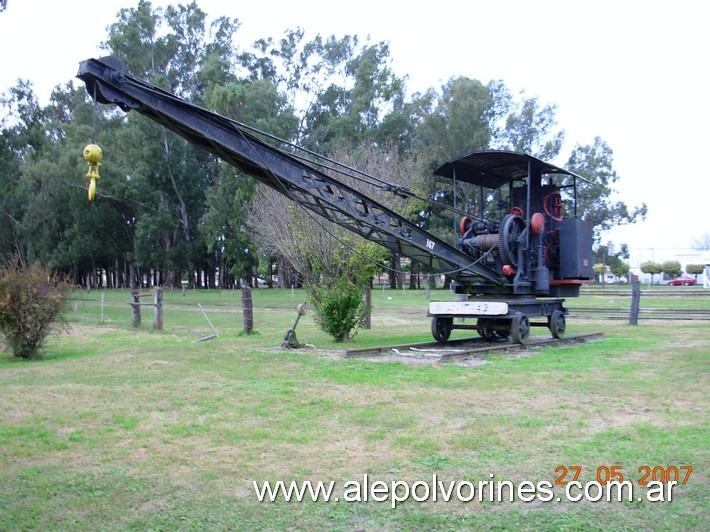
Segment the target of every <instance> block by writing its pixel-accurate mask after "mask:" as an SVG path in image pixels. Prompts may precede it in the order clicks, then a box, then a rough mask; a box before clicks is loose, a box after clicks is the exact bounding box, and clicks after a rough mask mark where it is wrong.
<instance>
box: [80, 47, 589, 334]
mask: <svg viewBox="0 0 710 532" xmlns="http://www.w3.org/2000/svg"><path fill="white" fill-rule="evenodd" d="M77 77H78V78H80V79H81V80H82V81H83V82H84V83H85V84H86V88H87V91H88V93H89V95H90V96H91V97H92V98H94V99H95V100H96V101H97V102H98V103H103V104H114V105H117V106H118V107H120V108H121V109H122V110H123V111H125V112H129V111H136V112H138V113H140V114H142V115H144V116H146V117H148V118H150V119H151V120H154V121H155V122H157V123H158V124H160V125H162V126H164V127H166V128H168V129H170V130H171V131H173V132H175V133H177V134H178V135H180V136H182V137H184V138H185V139H186V140H187V141H188V142H190V143H192V144H194V145H196V146H198V147H201V148H203V149H205V150H207V151H208V152H210V153H212V154H214V155H216V156H217V157H219V158H220V159H222V160H223V161H226V162H227V163H229V164H231V165H233V166H235V167H236V168H238V169H239V170H241V171H242V172H244V173H246V174H248V175H251V176H252V177H253V178H255V179H257V180H258V181H260V182H261V183H264V184H265V185H267V186H269V187H271V188H272V189H274V190H276V191H277V192H279V193H281V194H284V195H286V196H287V197H288V198H290V199H291V200H293V201H295V202H298V203H299V204H300V205H301V206H302V207H304V208H305V209H308V210H310V211H312V212H314V213H316V214H318V215H320V216H322V217H324V218H325V219H327V220H330V221H332V222H334V223H336V224H338V225H341V226H343V227H345V228H347V229H349V230H350V231H352V232H354V233H356V234H358V235H360V236H362V237H364V238H366V239H368V240H371V241H373V242H376V243H378V244H381V245H382V246H384V247H386V248H388V249H389V250H391V251H393V252H396V253H399V254H401V255H403V256H406V257H409V258H410V259H411V260H413V261H416V262H419V263H421V264H423V265H424V266H425V267H426V268H428V269H429V271H432V272H446V274H447V275H448V276H449V277H451V278H452V279H453V280H454V282H455V291H456V292H457V293H458V294H460V295H459V300H458V301H432V302H431V303H430V304H429V311H428V315H429V316H430V317H431V324H432V335H433V336H434V338H435V339H436V340H438V341H440V342H445V341H447V340H448V338H449V335H450V334H451V331H452V330H454V329H475V330H477V331H478V333H479V334H480V335H481V336H482V337H484V338H485V339H488V340H493V339H496V338H506V337H510V338H511V340H512V341H513V342H516V343H525V342H526V340H527V338H528V336H529V333H530V327H531V326H544V327H547V328H549V330H550V332H551V334H552V336H554V337H556V338H561V337H562V336H563V335H564V332H565V315H566V314H567V310H566V308H565V306H564V298H566V297H576V296H578V295H579V288H580V285H582V284H585V283H587V282H590V280H591V279H592V277H593V270H592V228H591V226H590V225H589V224H588V223H586V222H584V221H582V220H580V219H578V218H577V184H578V182H579V181H580V180H583V178H582V177H581V176H578V175H576V174H574V173H573V172H570V171H568V170H564V169H562V168H559V167H557V166H554V165H552V164H549V163H547V162H544V161H542V160H540V159H538V158H536V157H533V156H531V155H528V154H524V153H517V152H510V151H493V150H486V151H476V152H473V153H470V154H467V155H464V156H462V157H458V158H456V159H454V160H452V161H449V162H447V163H445V164H443V165H442V166H441V167H439V168H438V169H436V170H435V171H434V174H435V175H437V176H440V177H442V178H444V179H451V180H453V182H454V188H455V187H456V183H469V184H470V185H469V186H473V187H478V188H479V189H480V200H481V202H480V203H481V205H480V209H477V210H478V211H479V212H478V214H477V215H465V216H463V217H462V218H461V220H460V222H458V224H457V232H458V233H459V234H458V237H457V241H456V244H455V245H452V244H449V243H448V242H446V241H444V240H443V239H441V238H439V237H437V236H435V235H433V234H431V233H430V232H428V231H426V230H424V229H422V228H421V227H419V226H417V225H416V224H415V223H413V222H412V221H410V220H408V219H407V218H405V217H403V216H401V215H400V214H398V213H396V212H395V211H394V210H392V209H391V208H389V207H388V206H386V205H384V204H382V203H380V202H378V201H375V200H373V199H372V197H371V194H366V193H363V192H361V191H360V190H358V189H357V188H354V187H352V186H350V185H348V184H346V183H345V182H342V181H341V180H338V179H335V178H334V177H332V176H331V175H330V173H329V172H328V171H327V170H326V168H324V167H323V166H321V164H320V163H317V162H314V161H313V160H311V159H308V158H306V157H303V156H301V155H298V154H297V153H296V152H295V151H287V150H286V149H282V148H279V147H276V146H274V145H273V142H269V141H267V140H265V139H264V137H263V136H262V135H259V134H258V132H256V130H254V129H253V128H250V127H248V126H246V125H245V124H242V123H240V122H237V121H235V120H233V119H230V118H227V117H225V116H222V115H220V114H218V113H215V112H212V111H209V110H207V109H204V108H202V107H199V106H197V105H194V104H192V103H190V102H187V101H185V100H183V99H181V98H179V97H177V96H175V95H173V94H171V93H169V92H166V91H164V90H162V89H160V88H158V87H156V86H154V85H151V84H150V83H148V82H146V81H144V80H142V79H140V78H138V77H136V76H133V75H131V74H130V73H129V72H128V71H127V69H126V67H125V65H123V63H121V62H120V61H119V60H118V59H116V58H114V57H111V56H108V57H103V58H101V59H87V60H85V61H82V62H81V63H80V65H79V71H78V73H77ZM270 140H273V138H272V139H270ZM312 155H313V154H312ZM383 183H385V184H383ZM380 188H383V189H384V190H385V191H386V192H389V193H391V194H396V195H400V196H402V195H404V196H406V195H408V194H410V193H409V191H407V190H405V189H402V188H401V187H398V186H396V185H391V184H386V182H380ZM486 203H488V205H486ZM570 204H571V205H570ZM496 210H497V215H496V214H495V212H496ZM491 212H493V213H494V215H493V216H491V215H490V213H491ZM484 214H488V216H484ZM466 319H469V320H475V323H471V322H468V323H466V321H465V320H466ZM531 320H532V321H531Z"/></svg>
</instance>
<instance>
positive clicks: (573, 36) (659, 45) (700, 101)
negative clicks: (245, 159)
mask: <svg viewBox="0 0 710 532" xmlns="http://www.w3.org/2000/svg"><path fill="white" fill-rule="evenodd" d="M171 3H172V4H177V3H179V2H177V1H173V2H170V1H166V0H155V1H153V5H154V6H166V5H168V4H171ZM183 3H187V2H183ZM197 3H198V5H199V6H200V7H201V8H202V9H203V10H204V11H205V12H206V13H207V14H208V16H209V17H211V18H214V17H217V16H223V15H224V16H229V17H233V18H237V19H239V21H240V22H241V28H240V31H239V32H238V34H237V41H238V44H239V45H240V46H241V47H243V48H246V47H248V46H249V45H250V44H251V43H252V42H253V41H254V40H255V39H256V38H260V37H267V36H273V37H280V36H281V35H282V34H283V31H284V30H285V29H288V28H295V27H301V28H303V29H304V30H305V31H306V37H307V38H309V37H311V38H312V37H314V36H315V35H317V34H319V33H320V34H323V35H336V36H342V35H343V34H352V35H358V36H359V37H360V38H361V39H363V40H364V39H366V38H367V37H368V36H369V37H370V39H371V40H373V41H375V42H379V41H386V42H388V43H389V45H390V53H391V57H392V67H393V69H394V70H395V72H396V73H397V74H398V75H399V76H408V78H409V81H408V88H409V90H410V92H414V91H423V90H425V89H427V88H429V87H435V88H438V87H440V85H441V84H443V83H445V82H446V81H447V80H448V79H449V78H451V77H458V76H468V77H470V78H473V79H479V80H481V81H483V82H488V81H490V80H491V79H499V80H503V81H504V82H505V84H506V86H508V87H509V88H510V89H511V90H512V91H514V92H516V93H517V92H520V91H522V90H524V91H525V93H526V95H527V96H528V97H532V96H537V97H538V98H539V99H540V101H541V103H543V104H548V103H549V104H555V105H557V106H558V115H557V116H558V125H559V127H560V128H562V129H564V130H565V131H566V139H567V144H566V146H565V149H564V153H563V154H562V157H561V161H557V162H562V163H564V161H566V159H567V157H568V155H569V152H570V151H571V149H572V147H573V146H574V145H575V144H589V143H591V142H592V141H593V140H594V137H595V136H599V137H601V138H602V139H603V140H605V141H606V142H607V143H608V144H609V145H610V147H611V148H612V150H613V151H614V168H615V169H616V171H617V173H618V174H619V175H620V177H621V180H620V182H619V185H618V189H619V193H620V197H621V198H622V199H623V200H625V201H626V202H627V203H629V204H631V205H637V204H640V203H642V202H646V203H647V204H648V206H649V216H648V218H647V220H646V221H645V222H640V223H637V224H635V225H634V226H630V227H625V228H617V229H615V230H613V231H611V232H609V233H607V234H605V235H604V236H603V239H604V241H606V240H611V241H613V242H614V243H615V244H616V245H617V246H618V245H619V244H621V243H624V242H625V243H628V244H629V246H630V248H631V250H632V259H631V262H632V266H634V265H635V264H638V263H639V262H641V261H643V260H648V259H655V260H666V259H669V258H674V256H675V254H676V253H681V252H683V251H684V249H687V248H689V247H690V246H691V243H692V240H693V239H698V238H700V237H701V236H702V235H703V234H705V233H710V221H708V220H710V175H709V174H710V172H709V171H708V166H705V165H704V164H703V163H702V161H703V160H705V159H706V153H707V152H708V151H709V150H708V145H709V144H710V134H708V127H709V126H708V125H709V124H710V102H709V99H710V90H708V85H707V80H706V78H707V72H708V66H707V65H708V55H709V53H710V31H708V29H707V23H708V21H710V7H708V6H710V2H707V1H704V0H692V1H691V0H676V1H674V2H668V1H657V0H645V1H641V0H623V1H619V0H595V1H594V2H587V1H583V0H577V1H570V0H567V1H564V0H536V1H529V0H505V1H503V0H500V1H494V0H488V1H480V0H468V1H466V2H462V1H456V2H449V1H446V0H444V1H439V2H435V3H430V2H429V3H420V4H415V3H414V2H411V1H408V2H399V1H394V0H390V1H386V0H377V1H372V0H359V1H358V2H347V3H346V2H335V1H332V0H330V1H320V0H298V1H296V0H291V1H282V0H268V1H266V2H257V1H254V0H251V1H249V2H243V1H234V0H231V1H227V0H197ZM7 4H8V5H7V10H6V11H5V12H2V13H0V50H2V52H1V55H0V58H1V59H0V61H1V63H0V66H1V68H0V91H5V90H7V89H8V88H9V87H11V86H12V85H14V84H15V82H16V80H17V79H18V78H22V79H27V80H30V81H32V82H33V84H34V89H35V92H36V93H37V95H38V96H39V98H40V101H41V102H42V103H43V104H44V103H47V101H48V97H49V94H50V92H51V90H52V88H53V87H54V86H56V85H58V84H63V83H66V82H67V81H69V80H70V79H72V78H73V76H74V75H75V74H76V71H77V68H78V64H79V62H80V61H82V60H84V59H87V58H89V57H98V56H99V55H102V52H101V51H100V49H99V45H100V43H101V42H102V41H103V40H105V38H106V27H107V26H108V25H109V24H110V23H111V22H113V21H115V19H116V13H117V12H118V10H119V9H120V8H121V7H135V6H137V5H138V0H99V1H96V0H94V1H91V2H90V1H84V0H62V1H46V0H8V2H7ZM104 149H110V148H109V147H105V148H104Z"/></svg>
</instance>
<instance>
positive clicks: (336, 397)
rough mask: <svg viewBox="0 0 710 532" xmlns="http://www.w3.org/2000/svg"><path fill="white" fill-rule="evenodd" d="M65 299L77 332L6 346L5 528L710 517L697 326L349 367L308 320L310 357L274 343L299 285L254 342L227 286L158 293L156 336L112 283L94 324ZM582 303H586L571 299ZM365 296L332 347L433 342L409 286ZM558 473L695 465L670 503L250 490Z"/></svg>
mask: <svg viewBox="0 0 710 532" xmlns="http://www.w3.org/2000/svg"><path fill="white" fill-rule="evenodd" d="M75 296H76V301H75V303H76V314H74V307H73V305H72V308H71V310H70V313H69V322H70V324H71V327H72V329H71V333H70V334H61V335H59V336H55V337H53V338H52V339H51V341H50V342H49V345H48V348H47V351H46V353H45V359H44V360H43V361H17V360H14V359H12V358H11V357H10V356H9V355H8V354H7V352H5V353H4V354H0V405H1V406H0V530H27V529H62V530H64V529H69V530H85V529H102V530H103V529H108V530H111V529H121V530H124V529H141V530H142V529H185V530H192V529H200V530H204V529H217V530H219V529H224V530H234V529H283V528H290V529H316V528H318V529H320V528H327V529H335V530H353V529H364V528H386V529H393V528H394V529H400V528H403V529H446V530H448V529H456V528H465V527H476V528H486V529H490V528H503V529H560V528H566V529H605V528H606V529H608V528H614V529H638V528H643V529H670V528H672V529H707V528H708V525H709V524H710V523H708V518H707V514H708V500H707V494H706V491H707V490H706V484H707V471H708V446H707V441H708V440H709V436H710V435H709V434H708V409H707V394H708V391H710V390H709V389H708V380H707V376H708V369H709V368H708V362H709V359H710V356H709V355H710V328H709V327H707V323H703V322H699V323H700V324H696V323H695V322H692V323H690V322H675V323H658V322H650V323H648V322H641V324H640V325H639V326H636V327H630V326H627V325H625V324H624V323H621V322H610V321H592V320H579V321H575V320H570V323H569V324H568V333H569V334H575V333H581V332H592V331H599V330H602V331H604V332H605V340H604V341H602V342H597V343H593V344H583V345H578V346H572V347H564V348H551V349H545V350H536V351H534V352H532V353H529V354H526V355H523V356H519V355H514V356H510V355H504V354H496V355H490V356H488V357H486V359H485V363H484V364H482V365H478V366H475V367H465V366H459V365H453V364H451V365H433V366H429V365H409V364H403V363H396V362H367V361H364V360H356V359H345V358H344V357H343V350H344V348H345V347H346V346H344V345H342V344H337V343H335V342H333V341H332V340H331V339H330V338H329V337H328V336H327V335H325V334H324V333H322V332H321V331H319V330H318V329H317V328H316V327H315V326H314V324H313V320H312V316H311V315H310V314H307V315H306V316H304V317H303V318H302V319H301V320H300V322H299V324H298V327H297V334H298V338H299V340H300V341H301V342H307V343H308V344H312V345H314V346H315V348H307V349H302V350H297V351H285V350H282V349H280V348H279V345H280V343H281V341H282V340H283V335H284V333H285V332H286V330H287V329H288V328H290V327H291V326H292V325H293V321H294V320H295V317H296V312H295V307H296V305H297V304H298V303H300V302H303V301H304V300H305V299H306V298H305V296H304V294H303V292H301V291H294V292H293V293H291V291H278V290H255V291H254V305H255V311H254V315H255V327H256V330H257V331H258V334H255V335H250V336H246V335H244V334H242V314H241V301H240V293H239V292H232V291H221V292H220V291H198V292H193V291H190V292H188V293H187V295H186V296H182V295H181V294H180V292H174V293H169V292H168V293H166V295H165V301H166V305H165V318H164V320H165V328H164V329H163V330H162V331H156V330H153V329H152V327H151V322H152V317H151V316H150V313H149V312H147V310H146V309H149V308H150V307H144V318H143V325H142V326H141V327H140V328H139V329H137V330H136V329H133V328H132V327H131V326H130V320H131V316H130V307H129V306H128V304H127V302H128V295H127V293H126V292H123V291H115V292H114V291H107V292H106V294H105V307H104V321H103V323H101V307H100V294H99V293H97V292H90V293H88V294H87V293H86V292H83V293H79V292H77V293H75ZM433 297H434V298H436V299H447V298H451V299H455V297H452V296H451V294H449V293H448V292H437V293H435V294H434V295H433ZM589 297H602V296H583V297H582V298H580V299H579V300H577V301H570V302H568V304H569V305H570V306H581V304H583V303H588V302H586V301H585V300H586V299H587V298H589ZM698 299H700V300H701V302H704V301H705V299H702V298H700V297H699V298H698ZM664 301H666V300H665V299H664ZM687 301H692V299H691V298H688V299H687V300H685V301H684V303H687ZM197 303H200V304H202V305H203V307H204V308H205V310H206V311H207V313H208V315H209V317H210V319H211V320H212V323H213V324H214V325H215V327H216V328H217V330H218V332H219V334H220V338H219V339H215V340H210V341H206V342H202V343H197V344H193V343H191V342H192V340H194V339H196V338H198V337H199V336H200V335H203V334H206V333H208V332H209V327H208V325H207V323H206V322H205V320H204V318H203V317H202V315H201V314H200V312H199V309H198V308H197ZM373 303H374V306H375V312H374V316H373V328H372V329H371V330H368V331H361V333H360V334H359V335H358V336H357V337H356V338H355V342H354V343H353V344H352V345H350V346H348V347H363V346H374V345H381V344H388V343H404V342H408V341H428V340H430V338H431V336H430V332H429V321H428V319H427V318H426V299H425V298H424V292H423V291H422V292H416V291H414V292H410V291H408V290H406V291H389V290H385V291H379V290H378V291H375V292H373ZM642 304H643V302H642ZM691 304H694V303H691ZM698 304H704V303H698ZM588 306H600V305H598V304H597V303H596V302H591V303H588ZM534 332H535V333H537V334H543V332H544V331H542V330H535V331H534ZM455 334H457V335H464V334H465V332H458V331H456V332H455ZM560 465H567V466H569V465H581V466H582V467H583V475H582V476H583V478H582V480H594V478H595V473H596V470H597V468H598V467H600V466H612V465H621V466H622V467H623V471H624V474H625V475H627V477H628V478H629V479H631V480H634V481H636V480H638V479H639V478H640V474H639V472H638V470H639V468H640V467H641V466H643V465H648V466H651V467H653V466H655V465H662V466H669V465H676V466H681V465H692V466H693V467H694V471H693V474H692V476H691V479H690V481H689V482H688V483H687V484H686V485H684V486H681V487H679V488H678V489H677V491H676V492H675V494H674V495H675V496H674V500H673V502H672V503H648V502H641V503H632V504H629V503H571V502H548V503H522V502H516V503H509V502H503V503H491V502H481V503H479V502H472V503H466V504H464V503H455V502H451V503H441V502H438V503H432V502H425V503H418V502H415V501H408V502H406V503H401V504H400V505H399V506H398V507H397V509H395V510H392V509H391V508H390V506H389V504H386V503H375V502H368V503H364V502H363V503H343V502H341V503H334V502H331V503H322V502H321V503H305V502H304V503H295V502H292V503H285V502H277V503H273V504H272V503H259V502H258V501H257V500H256V497H255V495H254V492H253V490H252V487H251V486H252V481H254V480H256V481H259V482H261V481H263V480H266V479H268V480H278V479H281V480H285V481H290V480H306V479H309V480H314V481H318V480H323V481H330V480H334V481H336V482H338V483H340V485H342V484H343V483H344V482H346V481H348V480H361V479H362V476H363V475H364V474H368V475H369V476H370V477H371V478H372V479H373V480H375V479H377V480H383V481H386V482H390V481H392V480H407V481H410V482H413V481H415V480H419V479H422V480H428V479H431V476H432V474H434V473H436V474H437V475H438V476H439V478H441V479H442V480H445V481H450V480H457V481H458V480H469V481H472V482H478V481H480V480H488V479H489V475H490V474H491V473H493V474H494V475H495V478H496V479H500V480H510V481H513V482H517V483H519V482H521V481H523V480H531V481H533V482H539V481H541V480H549V481H553V480H554V479H555V478H556V476H557V474H556V472H555V469H556V468H557V467H558V466H560Z"/></svg>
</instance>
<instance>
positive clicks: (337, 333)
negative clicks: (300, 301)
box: [309, 277, 369, 342]
mask: <svg viewBox="0 0 710 532" xmlns="http://www.w3.org/2000/svg"><path fill="white" fill-rule="evenodd" d="M364 292H365V290H364V288H361V287H358V286H357V285H355V284H354V283H352V282H351V281H350V280H348V279H347V277H341V278H339V279H338V280H337V281H335V282H334V283H333V284H332V285H331V286H328V287H325V286H310V287H309V293H310V296H311V300H312V301H313V305H314V306H315V309H316V314H315V317H314V320H315V322H316V323H317V324H318V325H319V326H320V328H321V329H323V330H324V331H325V332H327V333H328V334H330V335H331V336H332V337H333V338H334V339H335V341H336V342H348V341H349V340H350V338H351V333H352V336H353V337H354V336H355V335H356V334H357V331H358V329H359V328H360V327H362V326H363V325H364V324H365V317H366V316H367V313H368V311H369V308H368V306H367V305H366V304H365V301H364V299H363V295H364Z"/></svg>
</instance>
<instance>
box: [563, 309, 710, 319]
mask: <svg viewBox="0 0 710 532" xmlns="http://www.w3.org/2000/svg"><path fill="white" fill-rule="evenodd" d="M569 312H570V315H569V317H570V318H573V319H574V318H582V319H606V320H628V319H629V309H624V308H591V307H570V308H569ZM639 319H640V320H686V321H697V320H710V308H707V309H680V308H641V309H639Z"/></svg>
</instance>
